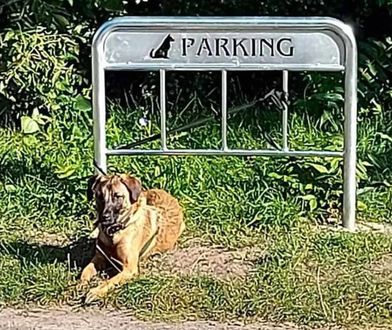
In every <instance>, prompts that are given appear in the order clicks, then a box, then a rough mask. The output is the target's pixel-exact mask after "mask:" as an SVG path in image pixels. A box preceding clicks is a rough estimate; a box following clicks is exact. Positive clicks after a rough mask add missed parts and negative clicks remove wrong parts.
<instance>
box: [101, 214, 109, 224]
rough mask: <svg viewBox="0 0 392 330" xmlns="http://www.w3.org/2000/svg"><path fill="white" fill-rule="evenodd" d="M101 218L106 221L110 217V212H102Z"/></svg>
mask: <svg viewBox="0 0 392 330" xmlns="http://www.w3.org/2000/svg"><path fill="white" fill-rule="evenodd" d="M101 219H102V221H103V222H105V223H108V222H110V221H111V219H112V217H111V216H110V213H105V214H102V216H101Z"/></svg>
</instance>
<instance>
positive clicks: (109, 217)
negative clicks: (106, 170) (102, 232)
mask: <svg viewBox="0 0 392 330" xmlns="http://www.w3.org/2000/svg"><path fill="white" fill-rule="evenodd" d="M140 193H141V183H140V181H139V180H138V179H136V178H135V177H132V176H130V175H126V174H121V175H95V176H93V177H91V178H90V180H89V182H88V188H87V198H88V199H89V200H92V199H95V204H96V209H97V212H98V222H99V223H101V224H102V225H103V226H105V227H110V226H112V225H115V224H117V223H118V220H119V218H120V215H121V213H122V212H124V211H125V210H127V209H129V207H130V206H131V205H132V204H133V203H135V202H136V201H137V200H138V198H139V195H140Z"/></svg>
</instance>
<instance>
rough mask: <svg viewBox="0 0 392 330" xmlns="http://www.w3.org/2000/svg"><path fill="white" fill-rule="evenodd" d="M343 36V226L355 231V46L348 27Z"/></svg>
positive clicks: (352, 35) (345, 27)
mask: <svg viewBox="0 0 392 330" xmlns="http://www.w3.org/2000/svg"><path fill="white" fill-rule="evenodd" d="M342 29H343V33H342V34H343V35H344V36H345V42H344V44H345V51H346V63H345V68H346V70H345V79H344V89H345V97H344V99H345V103H344V156H343V157H344V165H343V167H344V169H343V226H344V227H345V228H347V229H348V230H350V231H354V230H355V214H356V212H355V210H356V185H357V182H356V164H357V148H356V144H357V46H356V42H355V38H354V34H353V32H352V30H351V28H350V27H348V26H344V27H343V28H342Z"/></svg>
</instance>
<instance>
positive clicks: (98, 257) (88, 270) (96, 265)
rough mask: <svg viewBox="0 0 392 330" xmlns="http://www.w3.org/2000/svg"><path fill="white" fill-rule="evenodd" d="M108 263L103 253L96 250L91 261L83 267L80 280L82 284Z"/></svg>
mask: <svg viewBox="0 0 392 330" xmlns="http://www.w3.org/2000/svg"><path fill="white" fill-rule="evenodd" d="M105 265H106V261H105V258H104V257H103V255H102V254H100V253H98V252H96V253H95V255H94V257H93V259H92V260H91V261H90V263H89V264H88V265H87V266H86V267H85V268H84V269H83V271H82V275H81V276H80V281H81V284H82V285H85V284H87V283H88V282H89V281H90V280H91V279H92V278H93V276H95V275H96V274H97V272H98V271H99V270H101V269H103V268H104V267H105Z"/></svg>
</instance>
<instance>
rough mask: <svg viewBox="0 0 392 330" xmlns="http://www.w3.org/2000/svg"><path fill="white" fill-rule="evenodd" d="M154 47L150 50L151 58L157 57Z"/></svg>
mask: <svg viewBox="0 0 392 330" xmlns="http://www.w3.org/2000/svg"><path fill="white" fill-rule="evenodd" d="M154 50H155V49H154V48H153V49H151V51H150V57H151V58H155V54H154Z"/></svg>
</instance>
